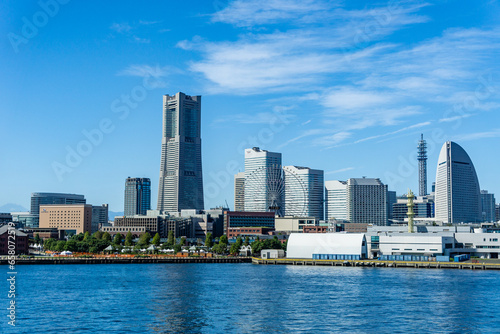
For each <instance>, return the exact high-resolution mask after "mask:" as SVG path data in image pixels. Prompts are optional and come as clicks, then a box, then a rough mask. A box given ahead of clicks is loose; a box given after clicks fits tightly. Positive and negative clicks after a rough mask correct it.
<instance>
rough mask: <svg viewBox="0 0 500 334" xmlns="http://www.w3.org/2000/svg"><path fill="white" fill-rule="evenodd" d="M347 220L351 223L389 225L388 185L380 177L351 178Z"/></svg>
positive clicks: (348, 190)
mask: <svg viewBox="0 0 500 334" xmlns="http://www.w3.org/2000/svg"><path fill="white" fill-rule="evenodd" d="M347 220H348V221H349V222H351V223H364V224H373V225H379V226H385V225H387V185H385V184H383V183H382V182H381V181H380V179H369V178H361V179H349V180H348V181H347Z"/></svg>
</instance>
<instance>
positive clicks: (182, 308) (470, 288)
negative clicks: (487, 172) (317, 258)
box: [0, 264, 500, 333]
mask: <svg viewBox="0 0 500 334" xmlns="http://www.w3.org/2000/svg"><path fill="white" fill-rule="evenodd" d="M1 267H2V272H3V276H4V277H5V279H3V282H4V283H3V284H2V285H1V286H3V290H4V292H0V303H1V304H0V307H1V309H2V310H5V311H0V312H3V314H1V318H0V319H2V323H1V325H0V332H1V333H287V332H303V333H326V332H342V333H377V332H378V333H429V332H432V333H500V272H496V271H466V270H426V269H403V268H401V269H397V268H342V267H302V266H258V265H252V264H127V265H119V264H115V265H33V266H17V272H18V274H17V287H16V289H17V294H18V295H17V326H16V327H15V328H11V327H10V326H8V325H7V321H8V319H7V317H6V315H7V310H6V308H7V307H8V304H7V303H8V299H7V293H8V288H9V286H8V284H7V281H6V278H7V267H6V266H1Z"/></svg>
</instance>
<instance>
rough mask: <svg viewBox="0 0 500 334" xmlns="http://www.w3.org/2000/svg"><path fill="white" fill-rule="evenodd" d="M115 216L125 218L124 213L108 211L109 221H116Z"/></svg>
mask: <svg viewBox="0 0 500 334" xmlns="http://www.w3.org/2000/svg"><path fill="white" fill-rule="evenodd" d="M115 216H123V211H121V212H120V211H108V217H109V220H115Z"/></svg>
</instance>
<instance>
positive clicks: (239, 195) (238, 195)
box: [234, 172, 245, 211]
mask: <svg viewBox="0 0 500 334" xmlns="http://www.w3.org/2000/svg"><path fill="white" fill-rule="evenodd" d="M234 211H245V173H244V172H240V173H238V174H236V175H235V176H234Z"/></svg>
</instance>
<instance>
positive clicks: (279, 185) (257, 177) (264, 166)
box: [244, 147, 284, 212]
mask: <svg viewBox="0 0 500 334" xmlns="http://www.w3.org/2000/svg"><path fill="white" fill-rule="evenodd" d="M283 194H284V181H283V170H282V167H281V153H274V152H269V151H266V150H261V149H260V148H258V147H254V148H248V149H245V190H244V198H245V211H251V212H267V211H276V212H278V211H284V207H283V197H282V196H283Z"/></svg>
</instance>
